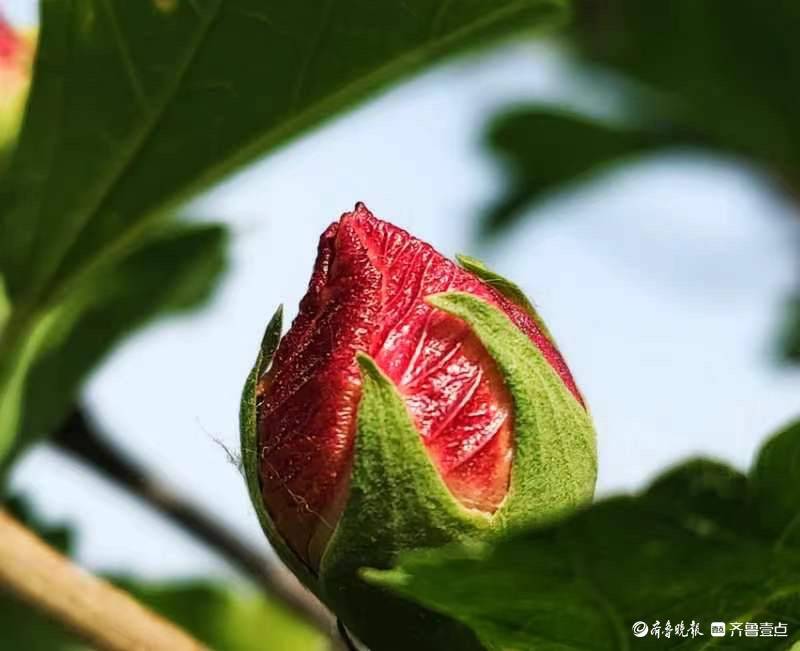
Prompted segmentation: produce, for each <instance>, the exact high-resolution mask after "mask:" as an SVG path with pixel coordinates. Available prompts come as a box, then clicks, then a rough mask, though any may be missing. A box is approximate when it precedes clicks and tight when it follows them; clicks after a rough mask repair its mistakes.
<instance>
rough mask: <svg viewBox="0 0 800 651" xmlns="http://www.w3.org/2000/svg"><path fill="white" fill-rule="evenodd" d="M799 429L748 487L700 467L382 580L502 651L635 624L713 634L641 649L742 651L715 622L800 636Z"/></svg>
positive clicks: (560, 643) (785, 644) (570, 641)
mask: <svg viewBox="0 0 800 651" xmlns="http://www.w3.org/2000/svg"><path fill="white" fill-rule="evenodd" d="M799 463H800V424H798V425H795V426H794V427H792V428H789V429H787V430H786V431H784V432H782V433H781V434H779V435H778V436H777V437H775V438H774V439H772V440H771V441H770V442H768V443H767V445H766V446H765V448H764V450H763V452H762V454H761V456H760V458H759V460H758V462H757V463H756V466H755V468H754V470H753V473H752V475H751V477H750V479H749V480H748V479H747V478H746V477H745V476H744V475H741V474H740V473H738V472H736V471H734V470H732V469H730V468H727V467H725V466H723V465H721V464H717V463H715V462H711V461H704V460H698V461H693V462H689V463H687V464H685V465H684V466H681V467H679V468H677V469H675V470H673V471H671V472H669V473H667V474H666V475H664V476H663V477H661V478H660V479H658V480H657V481H656V482H655V483H654V484H653V485H652V486H651V487H650V488H649V489H648V490H647V491H646V492H644V493H643V494H641V495H638V496H636V497H619V498H615V499H610V500H606V501H604V502H600V503H598V504H596V505H594V506H592V507H590V508H588V509H587V510H585V511H583V512H580V513H578V514H576V515H574V516H572V517H570V518H568V519H566V520H564V521H563V522H561V523H559V524H556V525H552V526H549V527H546V528H542V529H538V530H531V531H526V532H518V533H516V534H513V535H511V536H509V537H507V538H505V539H502V540H500V541H498V542H497V543H496V544H494V545H490V546H479V547H466V548H464V547H462V548H450V549H444V550H430V551H422V552H415V553H410V554H408V555H406V556H405V557H404V558H403V559H401V562H400V564H399V566H398V568H397V569H395V570H393V571H389V572H377V571H370V572H369V573H368V576H369V577H370V578H371V579H372V580H373V581H375V582H377V583H380V584H383V585H385V586H388V587H390V588H393V589H394V590H396V591H398V592H399V593H400V594H403V595H405V596H407V597H409V598H413V599H415V600H417V601H419V602H421V603H422V604H424V605H426V606H428V607H430V608H433V609H435V610H438V611H441V612H443V613H445V614H448V615H451V616H453V617H456V618H457V619H460V620H461V621H462V622H464V623H465V624H467V625H469V626H471V627H472V628H473V629H474V630H475V631H476V632H477V633H478V634H479V635H480V636H481V639H482V640H483V641H484V643H486V644H487V645H488V646H489V647H490V648H493V649H525V650H528V649H537V650H539V651H545V650H550V649H552V650H553V651H555V650H559V651H567V650H573V649H574V650H576V651H577V650H586V649H614V648H628V647H629V646H631V641H632V640H633V636H632V633H631V626H632V625H633V624H634V622H637V621H644V622H646V623H648V624H650V625H652V624H653V623H654V622H655V621H656V620H659V621H660V622H661V624H662V626H663V625H664V624H665V622H666V621H667V620H670V621H671V623H672V625H673V626H674V625H676V624H678V623H679V622H681V621H683V622H684V623H685V625H686V626H687V627H688V626H689V625H690V623H691V622H692V621H693V620H694V621H696V622H698V623H700V625H701V630H702V632H703V633H704V636H703V637H697V638H694V639H692V638H691V637H688V638H675V637H673V638H671V639H664V638H663V637H662V638H661V639H656V638H654V637H645V638H642V639H640V640H636V647H637V648H638V647H641V648H643V649H649V648H653V649H661V648H667V649H668V648H678V647H680V649H682V650H685V651H688V650H690V649H708V648H711V647H712V646H713V648H720V649H738V648H742V642H743V640H742V639H736V638H730V637H728V638H725V639H724V640H723V639H719V640H714V644H712V643H711V641H710V632H709V628H708V626H709V624H710V623H711V622H716V621H725V622H759V623H760V622H772V623H773V624H777V623H778V622H783V623H785V624H787V625H788V627H789V634H790V637H789V638H787V639H785V640H776V639H775V638H766V637H760V638H748V639H747V648H752V649H787V648H789V647H790V646H791V642H792V641H797V640H798V639H800V545H798V544H795V542H800V537H797V538H795V537H793V536H792V535H791V534H792V533H796V530H797V529H798V526H797V525H798V523H800V517H798V516H800V493H798V491H797V477H798V471H799V470H800V465H798V464H799Z"/></svg>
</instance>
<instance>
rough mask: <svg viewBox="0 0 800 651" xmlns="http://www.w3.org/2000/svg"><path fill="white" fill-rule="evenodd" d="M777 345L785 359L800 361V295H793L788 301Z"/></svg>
mask: <svg viewBox="0 0 800 651" xmlns="http://www.w3.org/2000/svg"><path fill="white" fill-rule="evenodd" d="M779 345H780V352H781V354H782V355H783V356H784V357H785V358H786V359H787V360H789V361H790V362H794V363H798V362H800V296H794V297H792V299H791V300H790V301H789V304H788V307H787V310H786V317H785V322H784V325H783V332H782V333H781V340H780V344H779Z"/></svg>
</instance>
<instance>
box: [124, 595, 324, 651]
mask: <svg viewBox="0 0 800 651" xmlns="http://www.w3.org/2000/svg"><path fill="white" fill-rule="evenodd" d="M121 587H123V588H125V589H127V590H128V591H129V592H131V593H132V594H133V595H134V596H135V597H136V598H138V599H140V600H141V601H142V602H144V603H145V604H147V605H148V606H150V607H151V608H152V609H154V610H155V611H156V612H158V613H160V614H161V615H163V616H165V617H166V618H167V619H169V620H170V621H173V622H175V623H176V624H178V626H180V627H182V628H184V629H185V630H187V631H189V632H191V633H192V634H193V635H194V636H195V637H196V638H197V639H199V640H200V641H201V642H204V643H205V644H206V645H207V646H208V647H209V648H210V649H224V650H225V651H264V650H265V649H292V650H294V649H297V651H325V649H327V641H326V640H325V639H324V638H323V637H322V636H321V635H320V634H319V633H317V632H316V631H314V630H312V629H310V628H309V627H307V626H306V625H305V624H303V623H302V622H300V621H298V620H296V619H295V618H294V616H293V615H290V614H289V613H288V612H287V611H286V610H284V609H283V608H282V607H281V606H279V605H278V604H277V603H274V602H271V601H269V600H266V599H264V598H263V597H261V596H259V595H257V594H255V593H252V592H250V591H249V590H248V589H246V588H240V589H239V590H236V591H234V590H232V589H231V588H229V587H226V586H224V585H221V584H217V583H212V582H208V581H191V582H185V583H183V584H180V583H177V584H176V583H172V584H170V583H165V584H162V585H158V584H148V583H143V582H127V581H124V582H121Z"/></svg>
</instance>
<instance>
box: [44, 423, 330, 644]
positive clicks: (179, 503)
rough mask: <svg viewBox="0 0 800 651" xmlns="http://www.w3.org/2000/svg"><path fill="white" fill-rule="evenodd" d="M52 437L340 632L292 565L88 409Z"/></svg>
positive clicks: (312, 620) (303, 612)
mask: <svg viewBox="0 0 800 651" xmlns="http://www.w3.org/2000/svg"><path fill="white" fill-rule="evenodd" d="M49 441H50V443H52V444H53V445H55V446H56V447H57V448H58V449H59V450H61V451H62V452H66V453H67V454H69V455H70V456H72V457H75V458H76V459H78V460H80V461H81V462H83V463H84V464H86V465H87V466H89V467H91V468H93V469H94V470H95V471H96V472H98V473H99V474H101V475H102V476H103V477H105V478H106V479H107V480H109V481H111V482H113V483H115V484H117V485H118V486H121V487H123V488H125V489H126V490H127V491H129V492H130V493H133V494H134V495H136V496H137V497H138V498H139V499H141V500H142V501H144V502H145V503H146V504H148V505H149V506H151V507H152V508H153V509H155V510H156V511H158V512H159V513H161V514H162V515H163V516H164V517H166V518H167V519H169V520H170V521H172V522H173V523H174V524H177V525H178V526H179V527H181V528H182V529H183V530H184V531H186V532H187V533H189V534H190V535H191V536H192V537H193V538H195V539H196V540H198V541H200V542H202V543H203V544H205V545H206V546H207V547H208V548H210V549H211V550H213V551H215V552H216V553H218V554H219V555H220V556H222V557H223V558H225V559H226V560H227V561H228V562H229V563H231V565H233V566H234V567H236V568H237V569H238V570H239V571H240V572H242V574H244V575H245V576H246V577H248V578H250V579H251V580H253V581H255V582H256V583H257V584H258V585H259V586H260V587H261V588H262V589H263V590H264V591H265V592H266V593H267V594H268V595H270V596H272V597H274V598H276V599H278V600H279V601H281V602H282V603H283V604H284V605H285V606H287V607H288V608H289V609H290V610H291V611H293V612H294V613H295V614H296V615H298V616H299V617H301V618H302V619H303V620H304V621H306V622H308V623H309V624H311V625H312V626H313V627H314V628H316V629H317V630H319V631H320V632H322V633H324V634H325V635H327V636H329V637H330V636H333V635H335V630H336V622H335V620H334V618H333V617H332V616H331V614H330V613H329V612H328V610H327V609H326V608H325V607H324V606H323V605H322V604H321V603H320V602H319V601H318V600H317V598H316V597H314V595H312V594H311V593H310V592H309V591H308V590H306V589H305V588H304V587H303V586H302V585H301V584H300V582H299V581H298V580H297V579H296V578H295V577H294V576H293V575H292V574H291V573H290V572H289V571H288V570H287V569H285V568H284V567H283V566H282V565H280V564H278V563H277V562H275V561H273V560H271V559H269V558H268V557H267V556H266V555H264V554H261V553H260V552H259V551H258V550H255V549H253V548H251V547H250V546H249V545H247V544H246V543H243V542H242V541H241V540H240V538H239V537H238V536H237V535H236V534H234V533H232V532H231V531H229V530H228V529H226V528H225V526H224V525H223V524H221V523H220V522H219V521H217V520H216V519H214V518H213V516H211V515H210V514H208V513H207V512H205V511H203V510H202V509H200V508H198V507H197V506H195V505H194V504H192V503H190V502H189V501H188V500H186V499H185V498H184V497H182V496H181V495H179V494H178V493H176V492H175V491H174V490H173V489H172V488H171V487H170V486H168V485H167V484H165V483H164V482H162V481H161V480H159V479H158V478H156V477H154V476H153V475H152V474H151V473H150V472H148V471H147V470H146V469H145V468H143V467H142V466H140V465H139V464H137V463H136V462H135V461H133V460H132V459H130V458H128V457H127V456H126V455H125V454H123V453H122V452H121V451H120V450H119V449H118V448H116V447H115V446H113V445H112V444H111V443H109V442H108V441H107V440H105V438H104V437H103V436H102V435H100V434H99V433H98V432H97V431H96V430H95V429H94V427H93V426H92V424H91V423H90V422H89V419H88V418H87V416H86V414H85V413H84V412H83V411H82V410H80V409H75V410H74V411H73V412H72V413H71V414H70V416H69V417H68V418H67V420H66V422H65V423H64V424H63V426H62V427H61V429H59V430H58V431H57V432H56V434H55V436H53V437H52V438H51V439H49Z"/></svg>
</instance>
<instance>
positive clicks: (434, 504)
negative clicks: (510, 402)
mask: <svg viewBox="0 0 800 651" xmlns="http://www.w3.org/2000/svg"><path fill="white" fill-rule="evenodd" d="M358 362H359V365H360V367H361V374H362V378H363V388H362V392H363V393H362V398H361V403H360V405H359V409H358V421H357V435H356V440H355V452H354V459H353V471H352V475H351V483H350V493H349V497H348V501H347V505H346V507H345V510H344V513H343V514H342V517H341V518H340V520H339V524H338V526H337V528H336V531H335V532H334V535H333V537H332V539H331V541H330V543H329V544H328V547H327V549H326V552H325V555H324V557H323V559H322V566H321V571H320V577H321V581H322V586H323V595H324V599H325V601H326V602H327V603H329V604H331V605H332V607H333V608H334V610H335V611H336V613H337V615H339V617H340V618H341V619H342V621H344V622H345V624H346V625H347V627H348V628H349V629H350V630H352V631H353V632H354V633H355V635H356V636H357V637H358V638H359V639H361V640H362V641H363V642H364V643H365V644H366V645H367V646H370V647H374V648H376V649H381V651H384V650H385V651H395V650H396V651H407V650H408V649H415V650H417V651H423V650H425V651H427V650H430V651H434V650H439V649H445V648H448V649H459V650H464V651H469V650H473V649H476V650H477V649H482V647H481V646H480V644H478V642H477V640H476V639H475V637H474V636H473V634H472V633H471V632H469V631H468V630H467V629H465V628H463V627H462V626H461V625H459V624H457V623H455V622H454V621H452V620H449V619H447V618H445V617H443V616H440V615H438V614H435V613H431V612H429V611H426V610H424V609H422V608H420V607H418V606H416V605H414V604H411V603H409V602H406V601H403V600H401V599H397V598H395V597H394V596H393V595H390V594H389V593H388V592H386V591H384V589H383V588H378V587H375V586H372V585H369V584H367V583H366V582H365V581H363V579H362V578H361V576H360V571H361V569H362V568H364V567H373V568H388V567H390V566H391V564H392V562H393V561H394V560H395V559H396V556H397V554H398V552H400V551H405V550H409V549H413V548H417V547H439V546H441V545H445V544H448V543H452V542H459V541H468V540H471V539H476V538H482V537H485V536H486V535H488V534H489V528H490V518H489V517H488V516H487V515H486V514H483V513H481V512H478V511H472V510H469V509H466V508H464V507H463V506H462V505H461V504H460V503H459V502H458V501H457V500H456V499H455V498H454V497H453V496H452V495H451V494H450V492H449V490H448V489H447V486H446V485H445V484H444V481H443V480H442V478H441V477H440V475H439V472H438V471H437V469H436V467H435V466H434V464H433V462H432V461H431V459H430V457H429V456H428V453H427V451H426V450H425V446H424V444H423V442H422V439H421V437H420V434H419V432H418V431H417V429H416V427H415V426H414V423H413V420H412V418H411V415H410V414H409V412H408V410H407V408H406V406H405V403H404V402H403V399H402V397H401V396H400V394H399V393H398V391H397V389H396V388H395V386H394V385H393V384H392V382H391V380H390V379H389V378H388V377H386V375H384V374H383V372H382V371H381V370H380V369H379V368H378V366H377V365H376V364H375V362H374V361H373V360H372V359H371V358H370V357H368V356H367V355H365V354H361V355H359V357H358Z"/></svg>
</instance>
